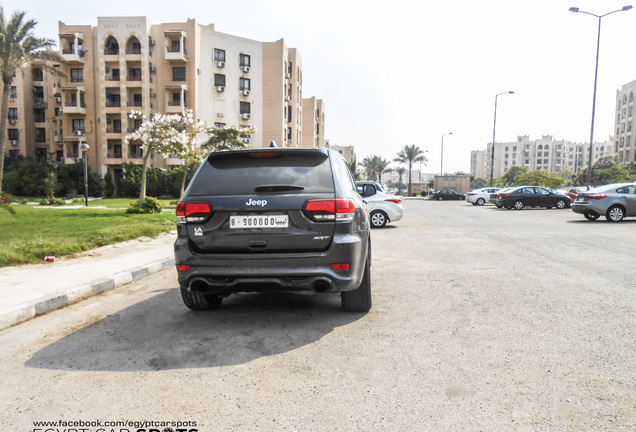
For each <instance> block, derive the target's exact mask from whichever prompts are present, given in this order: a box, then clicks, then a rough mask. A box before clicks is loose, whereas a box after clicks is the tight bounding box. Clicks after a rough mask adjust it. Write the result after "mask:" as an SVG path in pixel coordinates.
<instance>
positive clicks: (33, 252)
mask: <svg viewBox="0 0 636 432" xmlns="http://www.w3.org/2000/svg"><path fill="white" fill-rule="evenodd" d="M132 201H134V199H130V198H126V199H113V200H110V199H108V200H96V201H89V203H88V204H89V207H88V208H85V207H81V208H70V207H71V205H69V204H67V205H66V206H59V207H55V206H46V207H34V206H30V205H17V206H12V208H13V209H14V210H15V212H16V214H15V215H11V214H10V213H9V212H7V211H4V210H1V209H0V233H1V234H0V267H7V266H13V265H19V264H27V263H39V262H42V260H43V259H44V257H45V256H47V255H54V256H56V257H62V256H65V255H72V254H74V253H77V252H82V251H86V250H89V249H94V248H96V247H99V246H104V245H108V244H113V243H118V242H122V241H126V240H131V239H134V238H137V237H142V236H148V237H155V236H157V235H158V234H160V233H162V232H168V231H171V230H173V229H175V222H176V217H175V213H174V209H173V208H174V206H172V207H173V208H172V209H170V208H168V209H167V210H166V208H165V207H164V212H163V213H161V214H126V213H125V210H122V208H127V207H128V206H129V204H130V202H132ZM162 204H164V205H169V202H168V201H166V202H163V203H162ZM77 205H83V203H74V204H73V207H74V206H77ZM98 207H108V208H98Z"/></svg>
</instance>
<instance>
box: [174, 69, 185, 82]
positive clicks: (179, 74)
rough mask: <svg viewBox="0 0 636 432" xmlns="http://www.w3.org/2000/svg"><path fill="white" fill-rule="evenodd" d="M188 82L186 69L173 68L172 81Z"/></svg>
mask: <svg viewBox="0 0 636 432" xmlns="http://www.w3.org/2000/svg"><path fill="white" fill-rule="evenodd" d="M185 80H186V72H185V67H183V66H179V67H173V68H172V81H185Z"/></svg>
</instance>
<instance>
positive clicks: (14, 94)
mask: <svg viewBox="0 0 636 432" xmlns="http://www.w3.org/2000/svg"><path fill="white" fill-rule="evenodd" d="M10 96H11V99H15V98H17V97H18V89H17V88H16V86H11V95H10Z"/></svg>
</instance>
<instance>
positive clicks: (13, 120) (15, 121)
mask: <svg viewBox="0 0 636 432" xmlns="http://www.w3.org/2000/svg"><path fill="white" fill-rule="evenodd" d="M17 122H18V121H17V120H16V119H9V123H11V124H12V125H14V124H16V123H17Z"/></svg>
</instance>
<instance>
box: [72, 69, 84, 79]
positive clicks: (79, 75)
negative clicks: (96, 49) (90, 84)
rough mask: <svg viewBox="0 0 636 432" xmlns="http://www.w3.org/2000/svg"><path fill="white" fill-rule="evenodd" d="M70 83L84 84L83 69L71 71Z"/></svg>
mask: <svg viewBox="0 0 636 432" xmlns="http://www.w3.org/2000/svg"><path fill="white" fill-rule="evenodd" d="M71 82H84V69H71Z"/></svg>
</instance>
